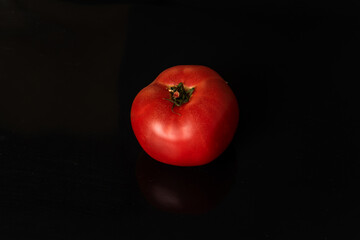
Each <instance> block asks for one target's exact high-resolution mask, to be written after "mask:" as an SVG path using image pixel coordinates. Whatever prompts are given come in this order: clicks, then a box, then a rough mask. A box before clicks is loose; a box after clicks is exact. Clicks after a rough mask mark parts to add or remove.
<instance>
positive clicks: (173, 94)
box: [164, 82, 195, 115]
mask: <svg viewBox="0 0 360 240" xmlns="http://www.w3.org/2000/svg"><path fill="white" fill-rule="evenodd" d="M194 91H195V88H194V87H193V88H185V87H184V84H183V83H182V82H180V83H179V84H178V85H176V86H172V87H170V88H169V93H170V98H164V99H165V100H168V101H170V102H172V103H173V106H172V108H171V111H172V112H173V113H175V112H174V107H175V106H177V107H180V106H181V105H183V104H185V103H187V102H189V101H190V97H191V95H192V94H193V92H194ZM177 114H178V113H177ZM178 115H180V114H178Z"/></svg>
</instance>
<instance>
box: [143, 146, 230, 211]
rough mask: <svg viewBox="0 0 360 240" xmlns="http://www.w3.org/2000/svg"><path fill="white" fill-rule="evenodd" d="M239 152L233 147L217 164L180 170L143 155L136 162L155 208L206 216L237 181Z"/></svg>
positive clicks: (149, 199)
mask: <svg viewBox="0 0 360 240" xmlns="http://www.w3.org/2000/svg"><path fill="white" fill-rule="evenodd" d="M235 171H236V161H235V153H234V151H233V150H232V149H231V148H230V149H228V150H226V151H225V152H224V153H223V154H222V155H221V156H220V157H219V158H218V159H216V160H215V161H214V162H212V163H210V164H207V165H204V166H199V167H176V166H171V165H166V164H163V163H160V162H158V161H155V160H154V159H152V158H151V157H150V156H148V155H147V154H146V153H145V152H142V153H141V154H140V156H139V158H138V161H137V163H136V177H137V180H138V184H139V188H140V190H141V192H142V193H143V195H144V196H145V198H146V199H147V200H148V202H149V203H150V204H151V205H153V206H154V207H156V208H158V209H160V210H163V211H166V212H171V213H180V214H194V215H198V214H203V213H206V212H208V211H210V210H211V209H213V208H215V207H216V206H217V205H218V204H219V203H220V202H221V200H223V199H224V197H225V196H226V194H227V193H228V192H229V190H230V187H231V185H232V183H233V181H234V178H235Z"/></svg>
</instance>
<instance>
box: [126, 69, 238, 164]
mask: <svg viewBox="0 0 360 240" xmlns="http://www.w3.org/2000/svg"><path fill="white" fill-rule="evenodd" d="M238 120H239V108H238V103H237V100H236V97H235V95H234V93H233V92H232V90H231V89H230V87H229V86H228V84H227V82H225V81H224V80H223V78H222V77H221V76H220V75H219V74H218V73H216V72H215V71H214V70H212V69H210V68H209V67H205V66H200V65H179V66H174V67H171V68H168V69H166V70H165V71H163V72H162V73H160V75H159V76H158V77H157V78H156V79H155V80H154V81H153V82H152V83H150V85H148V86H147V87H145V88H144V89H142V90H141V91H140V92H139V93H138V94H137V96H136V97H135V99H134V101H133V104H132V107H131V125H132V128H133V130H134V134H135V136H136V138H137V140H138V142H139V143H140V145H141V147H142V148H143V149H144V150H145V152H147V153H148V154H149V155H150V156H151V157H152V158H154V159H156V160H158V161H160V162H163V163H166V164H171V165H176V166H198V165H204V164H207V163H209V162H211V161H213V160H214V159H216V158H217V157H218V156H219V155H220V154H221V153H222V152H223V151H224V150H225V149H226V148H227V146H228V145H229V144H230V142H231V140H232V138H233V136H234V134H235V131H236V128H237V125H238Z"/></svg>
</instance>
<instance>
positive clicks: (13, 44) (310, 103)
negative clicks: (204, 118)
mask: <svg viewBox="0 0 360 240" xmlns="http://www.w3.org/2000/svg"><path fill="white" fill-rule="evenodd" d="M40 2H41V3H40ZM357 10H358V6H357V5H356V2H354V3H352V5H346V4H345V3H344V4H342V5H338V4H331V3H328V4H327V5H320V4H318V3H315V2H311V1H308V2H302V3H297V4H295V3H293V4H292V3H288V2H284V1H278V2H272V3H268V2H265V1H255V2H252V1H248V2H244V3H242V4H240V5H237V6H234V5H232V3H231V2H229V1H224V2H222V5H218V4H212V3H211V4H210V3H206V2H205V1H171V2H170V3H165V2H164V1H144V2H138V3H135V4H134V3H129V2H121V1H115V0H114V1H93V0H92V1H70V0H68V1H60V0H58V1H57V0H51V1H11V0H8V1H6V0H5V1H1V2H0V181H1V182H0V235H1V237H2V239H38V238H39V237H44V238H47V239H142V238H146V239H158V238H160V239H205V238H208V237H216V238H218V239H357V238H359V237H360V236H359V232H358V230H357V229H358V217H359V210H360V208H359V204H358V203H359V198H358V197H357V192H358V191H359V186H358V184H357V180H358V178H359V171H358V170H359V120H360V119H359V117H358V115H357V112H358V111H359V107H358V100H359V94H358V88H355V82H356V81H357V80H358V79H359V73H358V66H359V65H358V63H359V61H358V56H359V44H358V43H359V40H360V39H359V27H360V26H359V15H358V11H357ZM177 64H201V65H207V66H209V67H211V68H213V69H214V70H216V71H217V72H218V73H220V75H222V76H223V77H224V79H225V80H226V81H228V82H229V85H230V86H231V87H232V89H233V91H234V92H235V94H236V96H237V98H238V101H239V105H240V124H239V129H238V131H237V133H236V136H235V138H234V140H233V142H232V143H231V145H230V146H229V148H228V149H227V150H226V152H225V153H224V154H223V155H222V156H221V157H220V158H219V159H217V160H215V161H214V162H212V163H211V164H209V165H207V166H203V167H196V168H177V167H172V166H167V165H164V164H160V163H157V162H155V161H153V160H152V159H150V158H149V157H147V156H146V154H144V152H143V151H142V149H141V148H140V146H139V145H138V143H137V141H136V139H135V137H134V135H133V133H132V130H131V126H130V120H129V117H130V116H129V113H130V107H131V103H132V100H133V98H134V97H135V95H136V94H137V92H138V91H139V90H140V89H141V88H142V87H144V86H146V85H147V84H149V83H150V82H151V81H152V80H153V79H154V78H155V77H156V76H157V75H158V74H159V73H160V72H161V71H163V70H164V69H165V68H167V67H171V66H173V65H177Z"/></svg>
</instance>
